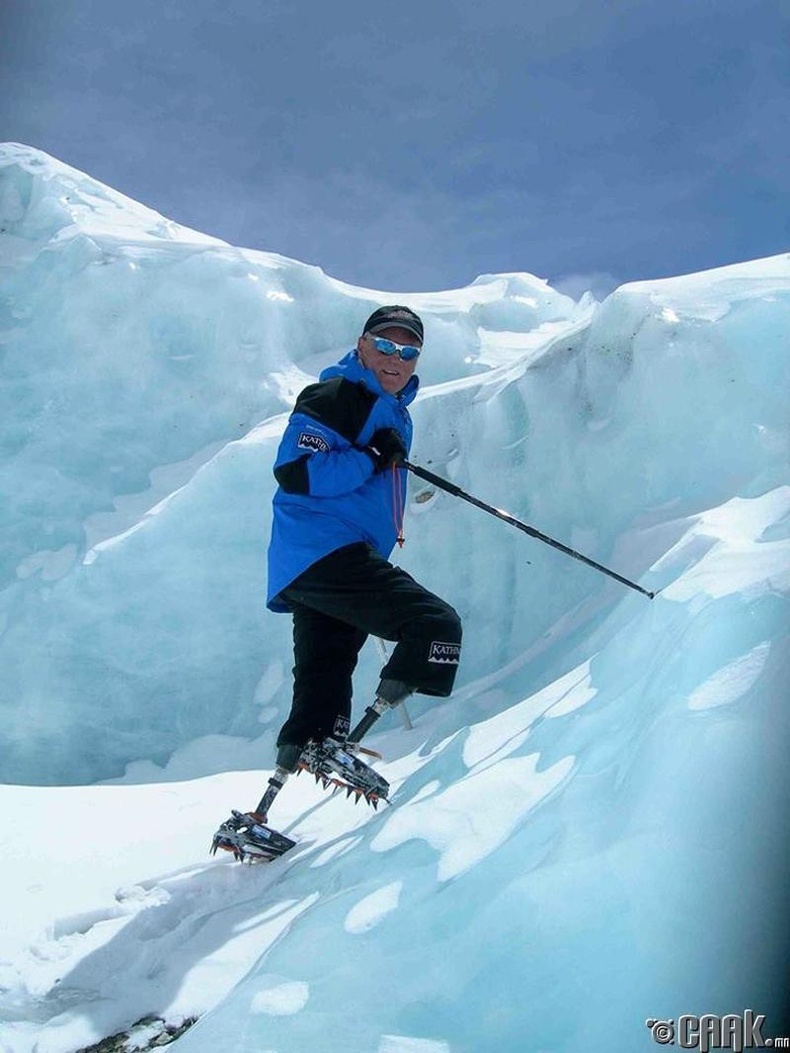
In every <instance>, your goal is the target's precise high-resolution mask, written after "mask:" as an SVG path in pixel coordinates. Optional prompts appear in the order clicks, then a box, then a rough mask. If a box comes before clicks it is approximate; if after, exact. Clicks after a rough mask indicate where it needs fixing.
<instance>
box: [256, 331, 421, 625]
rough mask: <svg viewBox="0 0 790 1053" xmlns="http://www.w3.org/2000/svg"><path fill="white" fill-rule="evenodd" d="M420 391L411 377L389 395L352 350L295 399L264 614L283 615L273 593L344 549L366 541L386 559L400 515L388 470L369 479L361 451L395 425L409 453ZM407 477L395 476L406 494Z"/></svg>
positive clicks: (278, 473)
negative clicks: (413, 413) (375, 434)
mask: <svg viewBox="0 0 790 1053" xmlns="http://www.w3.org/2000/svg"><path fill="white" fill-rule="evenodd" d="M418 386H419V380H418V379H417V377H416V376H412V377H411V378H410V380H409V382H408V383H407V385H406V387H405V388H404V389H403V391H401V392H400V393H399V394H398V395H391V394H389V392H386V391H384V389H383V388H382V387H381V385H380V384H379V382H378V380H377V379H376V376H375V374H374V373H373V372H371V370H369V369H366V368H365V367H364V366H363V365H362V363H361V362H360V361H359V358H358V356H357V352H356V350H354V351H349V353H348V354H347V355H346V356H345V357H344V358H343V359H341V361H340V362H338V364H337V365H335V366H330V367H329V368H328V369H325V370H324V371H323V372H322V373H321V376H320V378H319V381H318V383H317V384H310V385H309V386H308V387H306V388H305V389H304V391H302V393H301V394H300V395H299V397H298V398H297V400H296V405H295V406H294V410H293V413H292V414H291V416H290V418H289V421H288V426H287V427H286V429H285V434H284V435H283V437H282V441H281V442H280V448H279V450H278V452H277V459H276V461H275V464H274V475H275V478H276V479H277V482H278V483H279V486H278V488H277V491H276V493H275V495H274V502H273V505H274V521H273V524H272V537H271V542H270V544H269V581H268V590H267V597H266V602H267V606H268V607H269V609H270V610H273V611H287V610H288V609H289V608H288V606H287V604H285V603H284V602H283V601H282V600H280V599H278V594H279V593H280V592H281V591H282V590H283V589H284V588H285V587H286V585H290V583H291V582H292V581H293V580H294V578H296V577H298V576H299V574H301V573H302V571H304V570H306V569H307V568H308V567H310V566H312V564H313V563H315V562H316V561H317V560H319V559H322V558H323V557H324V556H327V555H329V553H330V552H334V551H335V550H336V549H338V548H342V547H343V546H344V545H351V544H354V543H355V542H358V541H367V542H368V543H369V544H370V545H372V546H373V547H374V548H375V549H376V551H377V552H379V553H380V554H381V555H382V556H384V557H385V558H386V557H387V556H389V554H390V552H391V551H392V548H393V546H394V544H395V541H396V538H397V518H398V512H397V509H396V507H395V495H394V493H393V479H392V473H391V472H381V473H380V474H378V475H377V474H375V473H374V469H373V461H372V459H371V458H370V457H369V456H368V454H366V453H364V452H363V451H362V449H361V447H363V446H366V445H367V444H368V443H369V442H370V438H371V436H372V435H373V432H375V431H378V429H379V428H395V429H396V430H397V431H398V432H399V433H400V436H401V438H402V439H403V443H404V445H405V447H406V450H407V452H408V450H409V449H410V448H411V437H412V422H411V417H410V415H409V411H408V409H407V407H408V406H409V404H410V403H411V402H413V401H414V397H415V395H416V394H417V388H418ZM405 477H406V473H405V472H398V473H397V479H398V481H399V482H400V486H401V488H402V489H403V490H404V491H405V487H406V478H405Z"/></svg>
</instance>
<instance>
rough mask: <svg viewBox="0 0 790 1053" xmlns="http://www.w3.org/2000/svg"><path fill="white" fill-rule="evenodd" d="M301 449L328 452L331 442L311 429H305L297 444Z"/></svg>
mask: <svg viewBox="0 0 790 1053" xmlns="http://www.w3.org/2000/svg"><path fill="white" fill-rule="evenodd" d="M296 445H297V446H298V447H299V448H300V449H301V450H312V451H313V452H314V453H326V452H327V450H328V449H329V443H328V442H327V441H326V439H322V438H321V436H320V435H313V434H311V433H310V432H309V431H303V432H302V434H301V435H300V436H299V441H298V442H297V444H296Z"/></svg>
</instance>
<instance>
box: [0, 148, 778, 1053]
mask: <svg viewBox="0 0 790 1053" xmlns="http://www.w3.org/2000/svg"><path fill="white" fill-rule="evenodd" d="M0 228H2V233H0V264H1V265H2V269H1V270H0V341H1V342H0V376H1V377H2V387H1V388H0V391H1V392H2V399H3V406H2V409H3V422H4V427H3V461H2V467H1V468H0V488H1V490H2V494H3V498H4V499H3V502H2V510H1V511H0V515H2V517H3V520H2V552H0V583H1V587H2V592H0V630H1V633H0V697H1V698H2V706H0V736H1V737H2V752H1V753H0V777H1V778H2V779H3V781H4V783H5V785H2V786H0V799H1V800H2V807H1V808H0V845H1V846H2V858H3V860H4V864H5V866H4V872H3V876H2V878H0V882H2V885H1V886H0V887H2V890H3V892H4V897H3V899H4V902H6V903H7V904H8V903H13V904H14V909H13V910H10V911H7V912H6V916H5V917H4V919H3V922H2V928H1V929H0V1018H1V1019H2V1021H3V1022H2V1024H0V1049H2V1050H3V1053H6V1051H8V1053H23V1051H24V1053H27V1051H31V1053H32V1051H33V1050H36V1051H38V1053H73V1051H76V1050H77V1049H79V1048H81V1047H83V1046H86V1045H88V1044H89V1043H91V1042H95V1041H97V1040H98V1039H99V1038H101V1037H103V1036H105V1035H108V1034H111V1033H113V1032H115V1031H118V1030H121V1029H122V1028H125V1027H128V1026H130V1025H132V1024H133V1023H134V1022H135V1021H137V1020H139V1019H140V1018H142V1017H144V1016H147V1015H150V1014H154V1015H159V1016H162V1017H163V1018H165V1019H167V1020H168V1021H171V1022H175V1023H177V1022H178V1021H180V1020H182V1019H184V1018H188V1017H192V1016H195V1015H197V1016H199V1017H200V1019H199V1020H198V1022H197V1023H196V1024H195V1025H194V1026H193V1027H191V1028H190V1029H189V1030H188V1031H187V1032H186V1033H185V1034H184V1035H183V1036H182V1037H181V1038H179V1039H178V1042H177V1044H178V1045H179V1046H183V1047H184V1048H185V1049H186V1050H196V1051H203V1050H209V1049H210V1050H218V1049H220V1050H225V1049H227V1050H234V1051H235V1050H245V1051H246V1050H250V1051H252V1050H255V1051H256V1053H260V1051H263V1050H279V1051H281V1053H292V1051H301V1050H307V1049H313V1048H322V1049H324V1050H327V1051H332V1050H335V1049H337V1050H341V1049H342V1050H348V1049H354V1050H359V1051H360V1053H368V1051H370V1053H447V1051H452V1053H488V1051H492V1053H493V1051H499V1050H516V1049H519V1050H520V1049H524V1050H528V1051H536V1053H537V1051H548V1050H551V1051H566V1050H567V1051H570V1050H577V1049H579V1048H585V1049H590V1050H593V1051H595V1053H598V1051H601V1053H610V1051H614V1053H619V1051H620V1050H622V1051H623V1053H626V1051H629V1053H630V1051H633V1050H635V1049H639V1048H640V1045H639V1043H642V1044H644V1047H645V1048H649V1044H650V1042H651V1039H650V1032H649V1031H648V1029H647V1028H646V1027H645V1019H647V1018H664V1017H666V1018H676V1017H677V1016H678V1015H679V1014H681V1013H695V1014H697V1015H700V1014H702V1013H705V1012H714V1013H722V1014H723V1013H730V1012H741V1011H742V1010H743V1009H744V1008H746V1007H751V1008H753V1009H755V1010H756V1011H758V1012H763V1013H766V1014H767V1017H768V1021H767V1027H766V1034H769V1033H770V1034H783V1033H787V1032H786V1031H782V1030H781V1028H782V1026H783V1025H782V1016H781V1014H782V997H783V994H784V992H785V990H786V984H785V982H784V977H786V976H787V957H786V950H785V948H786V944H785V941H784V940H783V938H782V937H783V933H784V931H785V929H786V922H787V911H786V907H787V904H786V900H785V894H784V882H785V880H786V874H787V863H788V859H787V839H786V836H785V825H786V816H787V807H788V803H789V802H788V797H789V796H790V795H789V793H788V789H789V787H788V776H787V771H786V763H785V752H786V742H787V741H788V740H787V732H788V705H787V703H788V691H787V683H788V674H789V673H790V669H788V665H789V664H790V661H789V659H788V653H789V652H788V646H787V645H788V626H789V625H790V620H789V619H788V592H789V591H790V479H789V478H788V419H787V392H788V390H789V388H790V385H788V371H789V368H790V338H788V333H789V332H790V266H788V258H787V257H776V258H772V259H769V260H759V261H753V262H750V263H744V264H741V265H738V266H734V267H728V268H722V269H720V270H717V271H712V272H708V273H706V274H698V275H689V276H685V277H679V278H674V279H670V280H666V281H661V282H651V283H647V282H645V283H635V284H631V285H628V286H624V287H623V288H621V289H618V290H617V291H616V292H615V293H614V294H613V295H612V296H610V297H609V298H608V299H607V300H606V301H605V302H604V303H603V304H596V303H595V302H594V301H592V299H591V298H585V299H584V300H583V301H581V302H580V303H578V304H577V303H575V302H574V301H572V300H570V299H568V298H567V297H564V296H561V295H560V294H558V293H556V292H554V291H553V290H552V289H550V288H549V287H548V286H547V285H546V284H545V283H544V282H542V281H541V280H540V279H537V278H534V277H532V276H531V275H527V274H510V275H493V276H487V277H484V278H479V279H477V280H476V281H475V282H473V283H472V284H471V285H470V286H468V287H467V288H465V289H460V290H451V291H448V292H445V293H432V294H413V293H403V292H399V293H391V292H377V291H375V290H365V289H355V288H351V287H349V286H347V285H343V284H341V283H339V282H336V281H334V280H332V279H331V278H328V277H327V276H325V275H324V274H322V273H321V272H320V271H319V270H317V269H316V268H312V267H307V266H305V265H303V264H300V263H298V262H296V261H291V260H287V259H285V258H283V257H279V256H275V255H273V254H266V253H259V252H251V251H246V250H241V249H237V248H234V247H231V246H228V245H225V244H223V243H221V242H218V241H216V240H215V239H211V238H207V237H204V236H203V235H200V234H198V233H195V232H192V231H186V230H184V229H183V228H179V227H177V226H176V225H175V224H173V223H171V222H170V221H167V220H165V219H163V218H162V217H160V216H157V215H156V214H155V213H152V212H150V210H147V209H145V208H143V207H142V206H140V205H138V204H136V203H134V202H130V201H129V200H128V199H125V198H123V197H122V196H121V195H118V194H117V193H115V192H114V191H111V190H110V189H109V188H106V187H103V186H101V185H100V184H98V183H96V182H95V181H93V180H91V179H90V178H89V177H87V176H85V175H83V174H81V173H79V172H76V171H75V170H73V169H69V168H68V167H66V166H64V165H62V164H60V163H59V162H57V161H54V160H53V159H51V158H48V157H47V156H46V155H44V154H41V153H39V152H37V151H34V150H31V149H29V148H26V147H20V146H15V145H12V144H6V145H5V146H3V147H2V149H0ZM393 301H401V302H407V303H409V304H410V305H412V306H414V307H415V308H416V309H417V310H419V311H420V313H421V314H422V315H423V317H424V319H425V322H426V353H425V354H424V355H423V356H422V358H421V362H420V375H421V378H422V381H423V388H422V391H421V394H420V397H419V399H418V401H417V403H416V404H415V412H414V416H415V423H416V434H417V441H416V445H415V449H414V451H413V459H414V460H415V461H417V462H418V463H423V464H425V465H426V466H428V467H430V468H431V469H432V470H434V471H436V472H438V473H439V474H441V475H445V476H447V477H449V478H451V479H452V480H453V481H454V482H456V483H458V484H459V485H461V486H463V487H464V488H466V489H468V490H470V491H471V492H472V493H475V494H477V495H478V496H480V497H481V498H482V499H484V500H486V501H488V502H490V503H492V504H494V505H497V506H501V507H504V508H506V509H507V510H508V511H510V512H512V513H513V514H515V515H518V516H520V517H521V518H524V519H526V520H527V521H528V522H531V523H532V524H534V525H535V526H537V527H538V528H539V529H541V530H543V531H545V532H547V533H549V534H551V535H553V536H555V537H557V538H559V539H560V540H562V541H564V542H565V543H568V544H571V545H573V546H574V547H577V548H579V549H581V550H582V551H583V552H585V553H586V554H587V555H590V556H592V557H593V558H594V559H597V560H599V561H601V562H603V563H606V564H607V565H609V566H612V567H614V568H616V569H617V570H618V571H619V572H620V573H622V574H625V575H627V576H628V577H631V578H633V579H635V580H638V581H639V582H640V583H641V584H642V585H644V586H645V587H646V588H650V589H660V590H661V591H660V593H659V595H658V596H657V597H656V599H655V600H653V601H649V600H646V599H645V598H644V597H643V596H640V595H638V594H635V593H633V592H630V591H629V590H627V589H625V588H623V587H622V586H620V585H618V584H616V583H615V582H613V581H611V580H610V579H608V578H605V577H603V576H601V575H598V574H596V573H595V572H594V571H592V570H590V569H589V568H586V567H584V566H582V565H580V564H579V563H576V562H573V561H571V560H568V559H567V558H565V557H563V556H561V555H560V554H558V553H557V552H555V551H553V550H551V549H549V548H547V547H544V546H541V545H539V544H538V543H537V542H533V541H530V540H529V539H527V538H526V537H524V535H522V534H520V533H518V532H517V531H514V530H512V529H511V528H509V527H507V526H506V525H504V524H503V523H501V522H499V521H497V520H495V519H493V518H491V517H488V516H485V515H484V514H483V513H481V512H479V511H478V510H475V509H472V508H470V507H469V506H467V505H464V504H462V503H461V502H459V501H457V500H454V499H453V498H451V497H449V496H448V495H446V494H444V493H441V492H434V491H432V490H431V488H430V487H427V486H425V485H424V484H420V483H419V482H418V481H416V480H412V483H411V491H410V502H409V514H408V518H407V539H408V540H407V544H406V547H405V549H404V550H403V553H402V554H401V557H400V558H401V561H402V563H403V565H404V566H405V567H406V568H407V569H408V570H410V571H411V572H412V573H414V574H415V575H416V576H417V577H418V578H419V579H420V580H423V581H424V582H425V583H426V584H428V585H429V586H430V587H431V588H433V589H434V590H435V591H437V592H439V593H440V594H441V595H444V596H446V597H447V598H448V599H449V600H450V601H451V602H452V603H453V604H454V605H455V606H456V608H457V609H458V610H459V611H460V612H461V614H462V616H463V618H464V622H465V625H466V637H465V652H464V659H463V664H462V669H461V675H460V678H459V688H458V691H457V692H456V695H455V696H454V698H453V699H452V700H450V701H448V702H442V703H437V702H435V701H432V702H431V701H429V700H426V699H419V698H418V699H415V700H414V702H413V703H412V704H411V707H410V708H411V712H412V716H413V718H414V723H415V727H414V729H413V730H412V731H405V730H403V729H402V728H401V727H400V726H399V722H398V719H397V717H396V716H395V715H392V716H390V717H388V718H386V720H385V721H382V725H383V726H382V730H381V731H380V733H379V734H377V735H376V736H374V738H373V740H372V741H373V745H375V746H377V747H378V748H379V749H380V750H381V751H382V752H383V753H384V754H385V756H386V757H387V762H386V763H385V764H384V765H383V766H382V771H383V773H384V774H385V776H386V777H387V778H388V779H390V781H391V782H392V783H393V785H394V786H395V788H396V795H395V800H396V803H397V807H395V808H391V809H387V810H386V811H384V812H380V813H373V812H372V811H363V810H362V807H361V806H358V807H356V808H355V807H354V806H352V805H351V804H350V803H347V802H346V801H345V799H342V800H340V799H335V798H328V797H327V796H326V795H325V794H324V793H323V792H322V791H320V790H319V789H317V788H316V787H315V786H313V785H311V784H310V785H308V784H304V783H303V781H302V780H298V781H296V782H294V783H292V784H289V786H288V789H287V791H286V792H285V793H284V794H283V795H282V797H281V798H280V800H279V801H278V803H277V806H276V808H277V811H276V813H275V814H273V816H272V819H273V820H275V819H276V821H277V822H278V824H279V825H280V826H281V828H282V829H284V830H285V831H286V832H288V833H289V834H291V836H294V837H296V838H297V840H298V842H299V844H298V847H297V849H295V850H294V851H293V852H292V853H291V854H290V855H289V856H286V857H284V858H283V859H282V860H280V861H279V862H277V863H276V864H273V865H271V866H269V867H258V868H254V869H251V868H247V867H239V866H237V865H235V864H234V863H232V861H230V859H229V858H223V859H219V860H213V859H211V858H209V857H208V856H207V854H206V849H207V845H208V842H209V840H210V837H211V833H212V832H213V829H214V827H215V826H216V825H217V823H218V822H219V821H220V820H221V819H223V818H224V817H225V815H226V814H227V813H228V810H229V808H230V807H251V806H253V805H254V803H255V802H256V801H257V799H258V797H259V796H260V792H261V790H262V789H263V786H264V784H265V777H266V770H267V766H268V765H269V764H270V762H271V748H272V745H273V738H274V735H275V733H276V730H277V728H278V726H279V723H280V721H281V720H282V719H283V717H284V714H285V712H286V711H287V707H288V703H289V697H288V696H289V685H288V670H289V665H290V659H289V624H288V619H286V618H282V617H278V616H275V615H270V614H267V613H266V612H265V611H264V610H263V603H262V597H263V593H264V585H265V580H264V573H265V570H264V555H265V544H266V538H267V533H268V525H269V503H270V499H271V495H272V492H273V479H272V477H271V473H270V465H271V462H272V460H273V455H274V450H275V448H276V445H277V442H278V437H279V434H280V432H281V430H282V427H283V425H284V421H285V416H286V414H287V410H288V408H289V405H290V404H291V402H292V400H293V397H294V395H295V394H296V392H297V391H298V390H299V388H300V387H301V386H302V385H303V384H304V383H307V382H309V381H310V380H311V379H313V378H314V377H315V375H316V374H317V372H318V371H319V369H320V368H321V367H322V366H323V365H324V364H326V363H328V362H329V361H331V360H333V359H335V358H336V357H338V356H339V354H340V353H342V352H343V351H345V350H346V349H347V348H348V347H350V346H351V345H352V343H353V341H354V339H355V337H356V335H357V332H358V329H359V326H360V325H361V323H362V322H363V321H364V319H365V317H367V314H368V313H369V312H370V310H371V309H372V307H373V306H375V305H377V304H379V303H382V302H393ZM423 362H424V365H423ZM379 661H380V659H379V655H378V653H377V650H376V648H375V647H374V646H372V645H369V646H368V648H366V652H365V654H364V658H363V661H362V662H361V664H360V669H359V671H358V674H357V685H358V688H357V706H358V707H362V705H363V704H364V702H365V701H366V700H367V698H368V696H369V691H370V688H371V687H372V686H373V683H374V681H375V675H376V671H377V668H378V665H379ZM140 1042H142V1038H141V1039H140Z"/></svg>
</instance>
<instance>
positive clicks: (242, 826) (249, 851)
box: [211, 809, 296, 863]
mask: <svg viewBox="0 0 790 1053" xmlns="http://www.w3.org/2000/svg"><path fill="white" fill-rule="evenodd" d="M295 844H296V841H292V840H291V838H290V837H286V836H285V834H281V833H278V831H277V830H272V829H271V828H270V827H268V826H266V821H265V819H264V818H263V817H262V816H259V815H258V813H257V812H237V811H236V810H235V809H234V810H233V811H232V812H231V816H230V819H226V820H225V822H224V823H223V824H222V825H221V826H220V828H219V829H218V830H217V832H216V833H215V834H214V838H213V840H212V842H211V854H212V855H216V853H217V850H218V849H220V848H221V849H223V850H224V851H225V852H231V853H232V854H233V856H234V857H235V858H236V859H238V861H239V862H240V863H256V862H260V863H270V862H271V861H272V860H273V859H278V858H279V857H280V856H281V855H282V854H283V853H284V852H287V851H288V849H289V848H293V847H294V845H295Z"/></svg>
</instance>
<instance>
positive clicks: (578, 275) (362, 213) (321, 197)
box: [0, 0, 790, 297]
mask: <svg viewBox="0 0 790 1053" xmlns="http://www.w3.org/2000/svg"><path fill="white" fill-rule="evenodd" d="M789 56H790V7H789V6H788V5H787V4H786V3H785V2H784V0H738V2H737V3H736V2H735V0H605V2H604V0H552V2H551V3H548V2H547V0H540V2H537V0H488V2H487V3H480V2H471V0H452V2H450V0H430V2H428V3H426V2H417V0H400V2H399V3H397V4H395V3H391V2H383V3H379V4H371V3H369V2H364V3H363V2H362V0H339V2H338V3H335V4H331V5H320V4H316V3H314V2H311V3H307V2H305V0H288V2H285V0H224V2H223V3H222V4H217V3H215V2H213V0H212V2H208V0H192V2H190V3H187V2H176V0H136V2H135V3H134V4H130V3H128V2H127V0H40V2H38V3H36V4H31V3H29V2H28V0H2V4H0V139H2V140H3V141H15V142H22V143H25V144H27V145H30V146H35V147H37V148H39V149H42V150H44V151H46V152H47V153H50V154H52V155H54V156H55V157H57V158H59V159H60V160H62V161H65V162H66V163H68V164H70V165H73V166H74V167H76V168H79V169H81V170H83V171H85V172H88V173H89V174H90V175H92V176H94V177H95V178H97V179H99V180H101V181H102V182H104V183H107V184H109V185H110V186H112V187H114V188H115V189H117V190H120V191H121V192H123V193H124V194H127V195H129V196H130V197H132V198H134V199H136V200H138V201H141V202H143V203H144V204H146V205H148V206H150V207H152V208H154V209H156V210H157V211H159V212H161V213H163V214H164V215H166V216H168V217H169V218H171V219H174V220H176V221H177V222H179V223H182V224H184V225H186V226H190V227H193V228H195V229H198V230H201V231H204V232H206V233H209V234H213V235H215V236H217V237H220V238H223V239H225V240H226V241H229V242H231V243H232V244H235V245H241V246H245V247H247V248H255V249H263V250H266V251H271V252H277V253H281V254H283V255H286V256H289V257H292V258H295V259H298V260H302V261H304V262H306V263H311V264H315V265H317V266H319V267H321V268H322V269H323V270H324V271H325V272H326V273H328V274H330V275H331V276H333V277H335V278H340V279H342V280H344V281H347V282H350V283H352V284H354V285H360V286H364V287H368V288H374V289H381V290H385V289H386V290H391V291H403V292H408V291H432V290H439V289H448V288H453V287H460V286H463V285H466V284H468V283H469V282H471V281H473V280H474V278H475V277H476V276H478V275H479V274H487V273H500V272H508V271H528V272H530V273H533V274H536V275H538V276H539V277H543V278H547V279H548V280H549V281H551V283H552V284H553V285H555V286H556V287H557V288H559V289H561V290H562V291H565V292H568V293H570V294H571V295H574V296H578V295H581V293H582V292H584V290H585V289H586V288H591V289H592V290H593V292H594V293H595V294H596V295H597V296H599V297H600V296H602V295H605V294H606V293H607V292H609V291H610V290H611V289H612V288H613V287H615V286H616V285H617V284H620V283H622V282H624V281H631V280H640V279H647V278H658V277H665V276H668V275H675V274H683V273H688V272H693V271H698V270H704V269H707V268H710V267H716V266H720V265H724V264H728V263H734V262H739V261H743V260H748V259H755V258H758V257H762V256H768V255H772V254H775V253H779V252H783V251H785V250H786V249H787V247H788V241H790V220H789V219H788V214H787V209H786V204H785V202H786V185H787V172H788V171H790V127H789V125H790V120H789V118H790V57H789Z"/></svg>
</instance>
